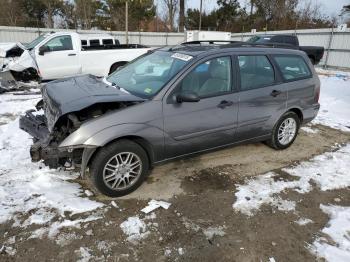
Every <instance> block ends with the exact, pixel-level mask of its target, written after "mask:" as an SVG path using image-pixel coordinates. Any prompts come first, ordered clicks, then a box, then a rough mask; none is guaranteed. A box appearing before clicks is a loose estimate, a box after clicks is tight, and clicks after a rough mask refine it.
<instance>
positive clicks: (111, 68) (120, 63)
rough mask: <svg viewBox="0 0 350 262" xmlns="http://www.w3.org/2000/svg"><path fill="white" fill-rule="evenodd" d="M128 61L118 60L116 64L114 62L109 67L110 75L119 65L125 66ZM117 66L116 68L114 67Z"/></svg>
mask: <svg viewBox="0 0 350 262" xmlns="http://www.w3.org/2000/svg"><path fill="white" fill-rule="evenodd" d="M127 63H128V61H118V62H115V63H114V64H112V65H111V66H110V68H109V73H108V74H109V75H110V74H112V73H113V72H114V71H115V70H116V69H117V68H118V67H120V66H123V65H125V64H127ZM115 66H116V68H114V67H115Z"/></svg>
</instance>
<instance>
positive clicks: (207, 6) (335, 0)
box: [185, 0, 350, 16]
mask: <svg viewBox="0 0 350 262" xmlns="http://www.w3.org/2000/svg"><path fill="white" fill-rule="evenodd" d="M185 1H186V7H187V8H198V9H199V3H200V0H185ZM302 1H308V0H300V2H302ZM310 1H313V2H317V3H320V4H321V6H322V11H323V13H325V14H327V15H329V16H333V15H338V14H339V12H340V10H341V9H342V7H343V6H344V5H346V4H350V0H310ZM239 2H240V3H241V6H245V5H248V4H247V3H249V2H250V1H249V0H239ZM203 7H204V10H206V11H211V10H213V9H214V8H216V7H217V5H216V0H203Z"/></svg>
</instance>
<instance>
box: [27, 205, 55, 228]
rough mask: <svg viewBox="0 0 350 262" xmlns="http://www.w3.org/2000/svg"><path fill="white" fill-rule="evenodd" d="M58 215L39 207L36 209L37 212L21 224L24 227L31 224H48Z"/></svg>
mask: <svg viewBox="0 0 350 262" xmlns="http://www.w3.org/2000/svg"><path fill="white" fill-rule="evenodd" d="M55 216H56V215H55V214H54V213H52V212H49V211H46V210H43V209H39V210H38V211H36V212H35V213H33V214H32V215H30V217H28V218H27V219H26V220H25V221H24V222H23V224H22V225H21V226H22V227H27V226H29V225H33V224H35V225H43V224H46V223H48V222H50V221H51V220H52V219H53V218H54V217H55Z"/></svg>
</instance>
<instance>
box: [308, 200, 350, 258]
mask: <svg viewBox="0 0 350 262" xmlns="http://www.w3.org/2000/svg"><path fill="white" fill-rule="evenodd" d="M320 208H321V209H322V211H323V212H325V213H326V214H328V215H329V216H330V221H329V222H328V225H327V226H326V227H325V228H324V229H323V230H322V233H324V234H326V235H327V236H329V237H330V239H331V240H332V241H327V239H326V238H318V239H317V240H316V241H315V242H314V243H313V244H312V246H311V249H312V251H313V252H314V253H315V254H316V255H317V256H318V257H322V258H324V259H325V260H327V261H337V262H342V261H343V262H347V261H350V207H341V206H325V205H320ZM329 242H331V243H329ZM332 242H333V243H332Z"/></svg>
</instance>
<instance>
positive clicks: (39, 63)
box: [0, 31, 150, 80]
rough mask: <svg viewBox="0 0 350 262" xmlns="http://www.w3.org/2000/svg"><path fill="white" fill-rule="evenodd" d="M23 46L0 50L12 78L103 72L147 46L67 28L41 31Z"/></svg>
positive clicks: (129, 59)
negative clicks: (121, 42) (125, 42)
mask: <svg viewBox="0 0 350 262" xmlns="http://www.w3.org/2000/svg"><path fill="white" fill-rule="evenodd" d="M7 46H8V47H11V44H10V45H9V44H7ZM24 46H25V49H24V48H23V45H20V44H17V45H16V43H13V46H12V48H10V49H8V50H2V52H0V54H2V55H3V59H4V60H6V59H7V61H5V62H4V65H3V71H10V72H11V73H12V75H13V77H14V78H15V79H16V80H35V77H38V79H41V80H51V79H58V78H63V77H68V76H75V75H81V74H93V75H96V76H107V75H108V74H109V73H111V72H113V71H114V70H116V69H117V68H118V67H119V66H122V65H124V64H126V63H127V62H129V61H131V60H133V59H135V58H137V57H138V56H140V55H143V54H145V53H146V52H147V51H148V50H150V48H148V47H146V46H142V45H137V44H129V45H121V44H119V41H118V40H116V39H115V38H114V37H113V36H110V35H107V34H106V35H97V34H90V35H87V34H78V33H75V32H68V31H67V32H57V33H48V34H44V35H41V36H39V37H38V38H36V39H35V40H33V41H32V42H31V43H29V44H27V45H24ZM0 48H1V46H0ZM21 49H22V50H21ZM0 51H1V50H0ZM31 78H32V79H31Z"/></svg>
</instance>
